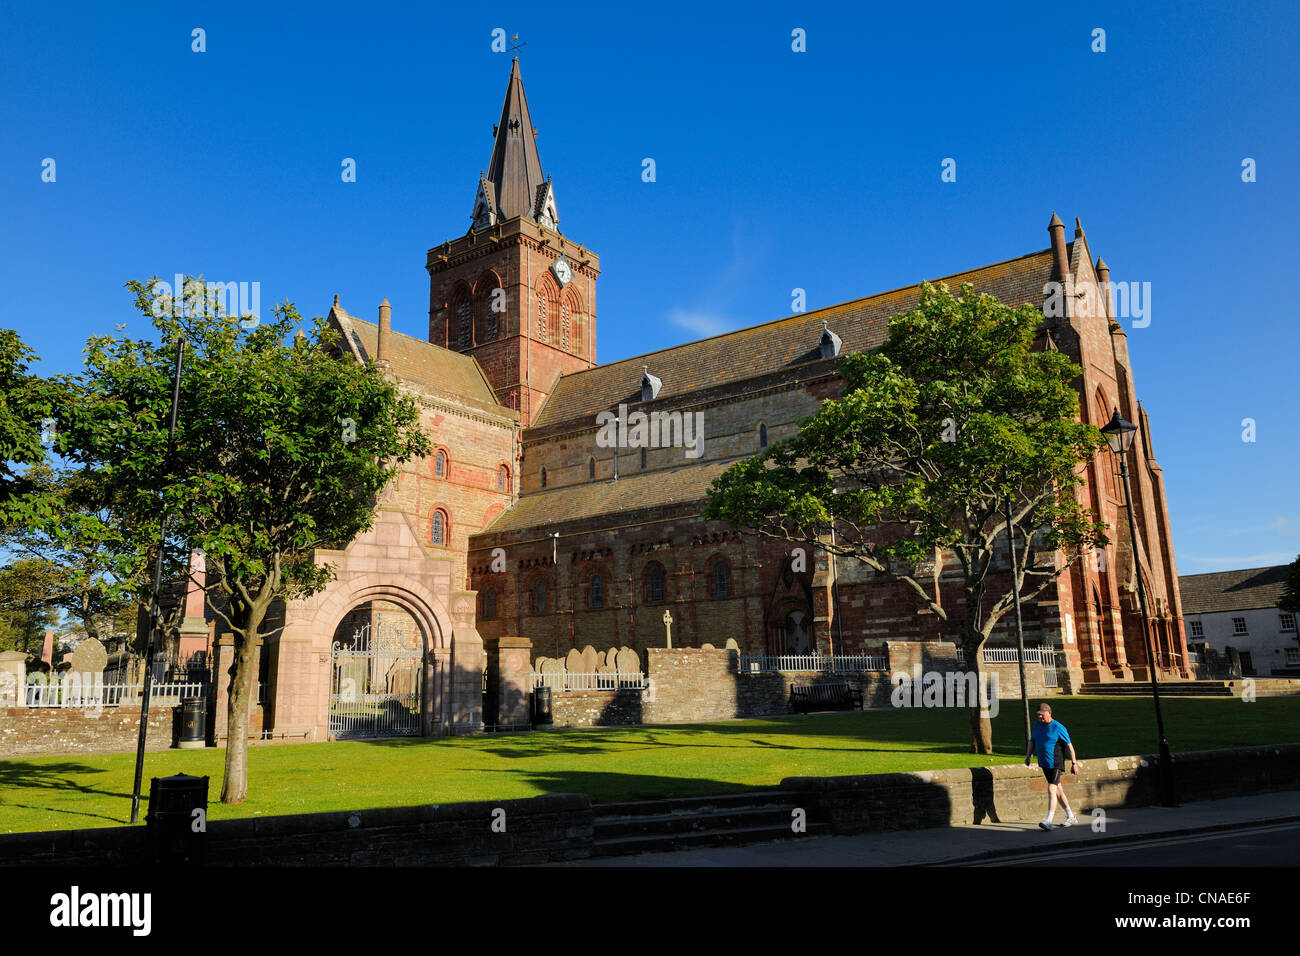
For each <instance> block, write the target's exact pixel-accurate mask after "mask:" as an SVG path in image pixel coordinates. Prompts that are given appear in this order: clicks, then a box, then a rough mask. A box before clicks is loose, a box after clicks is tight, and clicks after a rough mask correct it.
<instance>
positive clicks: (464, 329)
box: [457, 299, 474, 349]
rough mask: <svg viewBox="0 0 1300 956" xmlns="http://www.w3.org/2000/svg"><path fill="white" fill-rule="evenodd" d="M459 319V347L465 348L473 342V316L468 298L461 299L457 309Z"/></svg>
mask: <svg viewBox="0 0 1300 956" xmlns="http://www.w3.org/2000/svg"><path fill="white" fill-rule="evenodd" d="M457 313H458V318H459V321H460V347H461V348H462V349H467V348H469V347H470V346H472V345H473V344H474V316H473V310H472V309H471V308H470V305H469V299H461V300H460V307H459V308H458V309H457Z"/></svg>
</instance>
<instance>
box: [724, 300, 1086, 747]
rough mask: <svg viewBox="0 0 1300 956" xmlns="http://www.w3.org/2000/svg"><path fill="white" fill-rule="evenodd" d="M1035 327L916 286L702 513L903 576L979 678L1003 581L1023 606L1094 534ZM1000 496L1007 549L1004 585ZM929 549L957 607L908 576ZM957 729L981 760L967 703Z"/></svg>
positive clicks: (1058, 373)
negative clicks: (905, 308) (826, 394)
mask: <svg viewBox="0 0 1300 956" xmlns="http://www.w3.org/2000/svg"><path fill="white" fill-rule="evenodd" d="M1041 321H1042V315H1041V313H1040V312H1039V311H1037V310H1036V309H1034V308H1033V307H1032V306H1030V305H1024V306H1021V307H1019V308H1012V307H1010V306H1006V305H1004V304H1002V303H1001V302H999V301H998V300H997V299H996V298H994V297H993V296H990V295H976V294H975V292H974V289H973V288H972V287H971V286H970V285H969V284H966V285H963V286H962V287H961V290H960V293H959V294H958V295H955V296H954V295H953V294H952V293H951V292H950V291H949V289H948V287H947V286H943V285H941V286H940V287H938V288H935V287H934V286H932V285H930V284H929V283H926V284H924V285H923V286H922V291H921V299H920V303H919V304H918V306H917V308H916V309H914V310H913V311H911V312H908V313H906V314H904V315H899V316H896V317H895V318H893V319H892V320H891V321H890V324H889V337H888V340H887V341H886V342H885V344H884V345H883V346H881V348H880V349H878V350H876V351H874V352H871V353H866V352H859V353H854V354H850V355H847V356H845V357H844V359H843V360H842V361H841V363H840V365H839V369H838V371H839V374H840V376H841V377H842V378H843V381H844V388H843V391H842V392H841V394H840V396H839V397H838V398H836V399H833V400H828V401H826V402H824V403H823V404H822V405H821V407H820V408H819V410H818V411H817V413H816V414H815V415H813V416H811V417H809V418H806V419H804V420H803V421H801V422H800V431H799V433H798V434H797V435H795V436H794V437H792V438H789V439H787V440H785V441H782V442H778V443H776V444H773V445H771V446H769V447H768V448H767V449H766V450H765V451H764V452H762V453H761V454H759V455H757V456H755V457H752V458H749V459H746V460H744V461H740V462H737V463H736V464H735V465H733V466H732V467H731V468H730V469H728V470H727V471H726V472H724V473H723V474H722V475H721V476H720V477H719V478H718V479H716V480H715V481H714V483H713V487H712V488H711V490H710V495H709V502H708V504H707V506H706V508H705V512H704V514H705V517H706V518H709V519H713V520H722V521H726V522H728V523H730V524H731V525H733V526H736V527H739V528H742V529H746V530H748V531H751V532H754V533H758V534H761V535H766V536H770V537H775V538H781V539H785V540H789V541H791V542H808V543H815V544H816V546H817V547H820V548H823V549H824V550H826V551H828V552H830V553H833V554H836V555H841V556H844V557H847V558H855V559H857V560H859V561H861V562H862V563H863V564H865V565H866V566H867V567H868V568H871V569H872V570H873V571H874V572H875V574H876V576H877V577H878V579H883V580H888V581H894V582H898V583H900V584H902V585H903V586H905V587H906V588H907V589H908V590H909V591H910V592H911V593H912V594H913V595H914V596H915V598H916V600H917V601H919V602H920V604H921V605H922V606H923V607H926V608H928V609H929V610H931V611H932V612H934V614H935V616H936V617H937V618H938V620H939V622H940V623H941V626H942V627H943V628H944V630H945V632H946V633H947V634H948V635H949V636H950V637H951V639H952V640H953V641H955V642H956V643H958V644H959V645H960V646H961V647H962V648H963V649H964V651H965V657H966V667H967V669H968V670H973V671H974V672H975V675H976V680H977V681H980V682H981V683H980V684H977V686H982V676H981V675H980V673H979V671H980V665H981V654H980V650H981V648H982V647H983V646H984V643H985V642H986V641H987V640H988V638H989V636H990V635H991V634H992V633H993V629H994V627H995V626H996V625H997V624H998V622H999V621H1000V620H1001V619H1002V618H1003V617H1004V616H1005V615H1006V614H1007V613H1008V612H1009V611H1010V610H1011V609H1012V607H1013V596H1014V593H1015V589H1019V591H1020V593H1021V598H1022V600H1024V601H1032V600H1033V599H1034V598H1035V597H1037V596H1038V595H1039V594H1041V593H1042V592H1043V591H1044V590H1045V589H1046V588H1048V587H1049V586H1050V585H1051V584H1052V582H1053V581H1055V580H1056V579H1057V578H1058V577H1059V576H1060V575H1061V573H1062V572H1063V571H1064V570H1065V569H1066V568H1067V567H1068V566H1069V565H1070V564H1071V563H1072V562H1073V561H1075V560H1077V559H1078V557H1079V555H1080V554H1081V553H1082V552H1084V551H1086V550H1088V549H1090V548H1092V547H1095V546H1104V545H1105V544H1106V543H1107V542H1106V538H1105V536H1104V530H1105V528H1104V525H1103V524H1101V523H1100V522H1098V521H1097V520H1096V519H1095V516H1093V515H1092V513H1091V512H1089V511H1087V510H1085V509H1084V507H1083V506H1082V505H1081V503H1080V501H1079V499H1078V496H1077V493H1076V489H1077V488H1078V486H1080V485H1081V484H1083V482H1084V480H1085V479H1084V477H1083V475H1082V473H1081V472H1082V469H1081V466H1082V465H1083V464H1084V463H1085V462H1087V461H1088V460H1089V459H1090V458H1091V456H1092V455H1093V454H1094V453H1095V451H1096V449H1097V448H1098V447H1099V446H1100V445H1101V444H1102V443H1103V439H1102V437H1101V434H1100V432H1099V431H1098V430H1097V429H1096V428H1095V427H1093V426H1091V425H1086V424H1083V423H1081V422H1080V421H1079V420H1078V410H1079V398H1078V394H1077V392H1076V391H1075V387H1074V384H1073V383H1074V382H1075V381H1076V380H1077V379H1078V377H1079V376H1080V375H1081V374H1082V370H1081V369H1080V368H1079V367H1078V366H1076V365H1074V364H1073V363H1072V362H1071V361H1070V360H1069V359H1068V357H1067V356H1065V355H1063V354H1061V353H1060V352H1057V351H1055V350H1037V351H1036V350H1035V349H1034V348H1033V343H1034V338H1035V334H1036V332H1037V330H1038V328H1039V325H1040V323H1041ZM1007 496H1010V497H1011V499H1012V503H1013V504H1012V521H1011V524H1012V528H1013V531H1014V533H1015V534H1016V536H1017V539H1018V542H1019V545H1020V546H1019V547H1018V548H1017V552H1018V559H1019V560H1018V562H1017V566H1016V568H1015V574H1014V585H1013V584H1012V582H1011V577H1012V576H1011V574H1009V573H1007V572H1008V571H1009V570H1010V569H1009V556H1008V555H1007V550H1006V537H1005V535H1006V531H1007V522H1006V518H1005V512H1004V505H1005V501H1006V497H1007ZM832 529H833V532H834V533H833V540H832ZM1027 540H1028V545H1029V546H1026V543H1027ZM940 551H946V552H951V553H952V554H953V555H955V557H956V561H957V563H958V565H959V567H960V572H961V580H962V585H961V588H962V597H963V600H962V601H960V602H953V601H951V600H949V601H948V602H946V603H940V602H939V600H937V598H936V595H935V594H934V593H932V591H931V589H930V588H928V587H927V581H928V578H927V577H926V576H925V575H923V574H921V573H919V572H918V570H917V567H916V566H917V565H918V564H919V563H921V562H923V561H927V560H933V559H934V557H935V555H936V552H940ZM998 574H1000V575H1001V576H999V577H995V575H998ZM970 723H971V749H972V750H973V751H974V752H977V753H992V743H993V741H992V727H991V724H990V721H989V719H988V717H987V716H983V717H981V715H980V708H979V705H978V702H975V703H974V704H973V705H972V707H971V709H970Z"/></svg>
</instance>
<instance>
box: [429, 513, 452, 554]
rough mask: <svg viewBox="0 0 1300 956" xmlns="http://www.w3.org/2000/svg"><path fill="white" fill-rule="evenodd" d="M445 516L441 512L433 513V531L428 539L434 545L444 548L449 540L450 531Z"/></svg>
mask: <svg viewBox="0 0 1300 956" xmlns="http://www.w3.org/2000/svg"><path fill="white" fill-rule="evenodd" d="M447 524H448V523H447V514H446V512H444V511H442V510H438V511H435V512H434V513H433V530H432V531H431V532H430V535H429V538H430V540H431V541H432V542H433V543H434V544H436V545H443V546H445V545H446V544H447V543H448V542H449V541H450V539H451V529H450V528H449V527H448V526H447Z"/></svg>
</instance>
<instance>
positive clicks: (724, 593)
mask: <svg viewBox="0 0 1300 956" xmlns="http://www.w3.org/2000/svg"><path fill="white" fill-rule="evenodd" d="M709 593H711V594H712V595H713V596H714V597H728V596H729V595H730V594H731V569H730V568H728V567H727V562H726V561H725V560H724V559H722V558H719V559H718V560H717V561H715V562H713V574H712V575H711V576H710V578H709Z"/></svg>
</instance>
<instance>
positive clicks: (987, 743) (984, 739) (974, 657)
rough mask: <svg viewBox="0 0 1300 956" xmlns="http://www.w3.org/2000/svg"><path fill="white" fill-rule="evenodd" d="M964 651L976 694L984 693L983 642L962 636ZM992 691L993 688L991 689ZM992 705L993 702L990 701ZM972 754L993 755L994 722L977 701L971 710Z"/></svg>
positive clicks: (967, 668) (979, 639) (977, 637)
mask: <svg viewBox="0 0 1300 956" xmlns="http://www.w3.org/2000/svg"><path fill="white" fill-rule="evenodd" d="M962 638H963V639H962V650H963V652H964V653H965V655H966V671H967V673H973V674H974V675H975V689H976V694H977V695H978V694H981V693H983V691H984V683H983V676H984V675H983V673H982V672H981V670H980V664H981V663H983V662H982V661H981V660H980V658H981V656H982V651H981V645H982V644H983V640H982V639H981V638H980V637H979V636H976V637H975V638H974V639H972V638H971V637H970V636H969V635H965V634H963V635H962ZM989 691H990V692H991V691H992V688H991V687H990V688H989ZM989 703H992V701H989ZM970 752H971V753H973V754H991V753H993V721H992V720H991V719H990V718H989V712H988V708H987V707H982V706H981V705H980V701H979V699H978V697H977V699H976V700H975V702H974V705H973V706H972V707H971V708H970Z"/></svg>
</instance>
